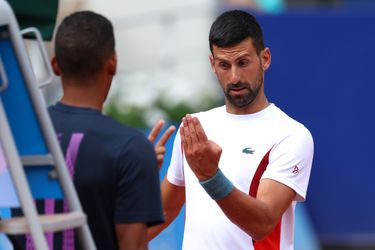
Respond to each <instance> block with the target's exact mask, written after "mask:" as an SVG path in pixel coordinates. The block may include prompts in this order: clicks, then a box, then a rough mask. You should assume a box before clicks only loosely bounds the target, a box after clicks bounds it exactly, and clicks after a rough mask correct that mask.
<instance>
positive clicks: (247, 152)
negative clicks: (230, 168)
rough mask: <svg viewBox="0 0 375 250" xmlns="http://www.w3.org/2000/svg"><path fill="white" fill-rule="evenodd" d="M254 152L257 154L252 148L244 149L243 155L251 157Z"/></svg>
mask: <svg viewBox="0 0 375 250" xmlns="http://www.w3.org/2000/svg"><path fill="white" fill-rule="evenodd" d="M254 152H255V150H254V149H251V147H247V148H244V149H242V153H244V154H251V155H253V154H254Z"/></svg>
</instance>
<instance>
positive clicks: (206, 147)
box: [180, 115, 222, 181]
mask: <svg viewBox="0 0 375 250" xmlns="http://www.w3.org/2000/svg"><path fill="white" fill-rule="evenodd" d="M182 125H183V127H182V128H181V129H180V134H181V143H182V145H183V147H184V152H185V158H186V160H187V162H188V163H189V166H190V168H191V170H192V171H193V172H194V174H195V175H196V176H197V178H198V179H199V180H200V181H203V180H207V179H209V178H211V177H212V176H214V175H215V174H216V172H217V169H218V166H219V160H220V156H221V152H222V149H221V148H220V146H219V145H217V144H216V143H214V142H213V141H211V140H208V138H207V136H206V133H205V132H204V130H203V127H202V125H201V124H200V122H199V120H198V118H196V117H192V116H191V115H186V116H185V117H184V118H182Z"/></svg>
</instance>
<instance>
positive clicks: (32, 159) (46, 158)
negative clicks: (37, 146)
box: [21, 154, 55, 167]
mask: <svg viewBox="0 0 375 250" xmlns="http://www.w3.org/2000/svg"><path fill="white" fill-rule="evenodd" d="M21 162H22V164H23V165H24V166H25V167H31V166H46V165H55V162H54V160H53V158H52V155H50V154H46V155H28V156H21Z"/></svg>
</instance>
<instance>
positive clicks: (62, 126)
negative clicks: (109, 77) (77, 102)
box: [49, 103, 164, 250]
mask: <svg viewBox="0 0 375 250" xmlns="http://www.w3.org/2000/svg"><path fill="white" fill-rule="evenodd" d="M49 112H50V115H51V118H52V122H53V125H54V127H55V130H56V133H57V137H58V140H59V141H60V145H61V147H62V150H63V154H64V155H65V159H66V162H67V167H68V169H69V172H70V174H71V176H73V181H74V185H75V187H76V190H77V193H78V196H79V199H80V201H81V205H82V207H83V210H84V212H85V213H86V215H87V219H88V224H89V227H90V230H91V233H92V234H93V237H94V240H95V243H96V245H97V248H98V249H106V250H107V249H117V248H118V245H117V238H116V231H115V224H119V223H146V224H148V225H149V226H151V225H155V224H158V223H161V222H162V221H163V219H164V218H163V212H162V205H161V195H160V186H159V174H158V169H157V161H156V156H155V152H154V148H153V145H152V144H151V143H150V142H149V141H148V140H147V138H146V137H145V136H144V135H143V134H142V133H141V132H139V131H137V130H135V129H133V128H129V127H127V126H124V125H122V124H120V123H118V122H116V121H115V120H113V119H112V118H110V117H107V116H105V115H103V114H101V112H100V111H99V110H95V109H89V108H79V107H73V106H68V105H64V104H62V103H57V104H56V105H54V106H51V107H50V108H49ZM62 207H64V205H63V206H62ZM62 209H64V208H62ZM62 237H67V236H64V235H63V236H62ZM76 243H77V242H76ZM75 245H77V244H75Z"/></svg>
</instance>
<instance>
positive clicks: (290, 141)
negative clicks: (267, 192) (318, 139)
mask: <svg viewBox="0 0 375 250" xmlns="http://www.w3.org/2000/svg"><path fill="white" fill-rule="evenodd" d="M313 153H314V145H313V138H312V136H311V134H310V132H309V131H308V130H307V129H306V128H305V127H303V126H302V127H298V128H296V129H294V130H293V131H292V132H291V133H289V134H288V135H287V136H286V137H284V138H283V139H281V140H280V141H279V142H278V143H277V144H276V145H274V147H273V148H272V150H271V152H270V156H269V165H268V166H267V169H266V171H265V172H264V174H263V176H262V179H265V178H268V179H273V180H276V181H278V182H280V183H283V184H284V185H286V186H288V187H290V188H292V189H293V190H294V191H295V192H296V193H297V196H296V198H295V200H297V201H303V200H305V199H306V191H307V186H308V182H309V179H310V172H311V166H312V159H313Z"/></svg>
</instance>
